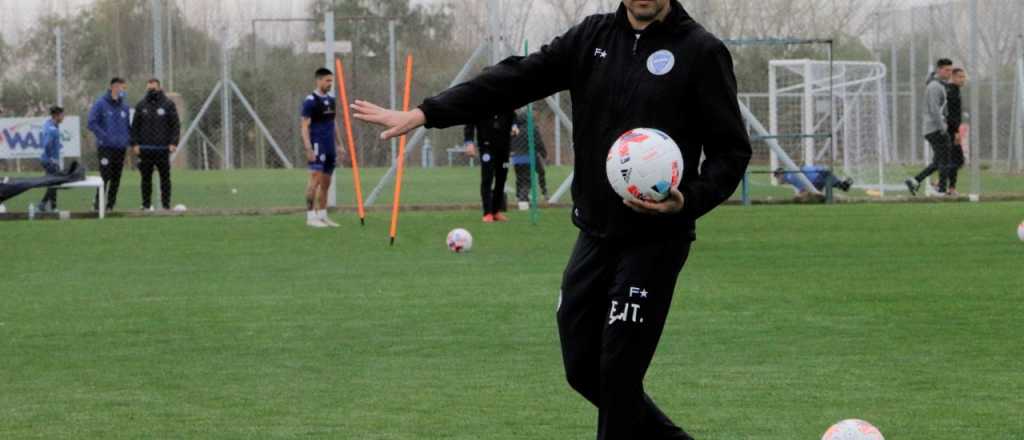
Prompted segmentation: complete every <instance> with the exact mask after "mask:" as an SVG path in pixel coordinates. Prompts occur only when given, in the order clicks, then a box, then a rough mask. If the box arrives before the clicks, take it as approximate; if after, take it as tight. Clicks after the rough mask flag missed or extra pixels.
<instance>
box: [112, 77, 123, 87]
mask: <svg viewBox="0 0 1024 440" xmlns="http://www.w3.org/2000/svg"><path fill="white" fill-rule="evenodd" d="M124 83H125V80H124V78H121V77H119V76H115V77H113V78H111V79H110V85H114V84H124Z"/></svg>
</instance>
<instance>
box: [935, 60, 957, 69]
mask: <svg viewBox="0 0 1024 440" xmlns="http://www.w3.org/2000/svg"><path fill="white" fill-rule="evenodd" d="M952 65H953V60H951V59H949V58H939V60H938V61H936V62H935V67H937V68H939V69H941V68H943V67H946V66H952Z"/></svg>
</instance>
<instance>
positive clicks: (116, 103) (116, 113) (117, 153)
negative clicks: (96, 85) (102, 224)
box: [89, 78, 131, 211]
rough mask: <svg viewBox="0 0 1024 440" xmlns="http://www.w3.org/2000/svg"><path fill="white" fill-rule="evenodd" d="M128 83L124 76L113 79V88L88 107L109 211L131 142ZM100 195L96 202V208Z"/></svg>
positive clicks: (115, 195)
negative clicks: (90, 107)
mask: <svg viewBox="0 0 1024 440" xmlns="http://www.w3.org/2000/svg"><path fill="white" fill-rule="evenodd" d="M126 88H127V84H126V83H125V81H124V80H123V79H121V78H114V79H112V80H110V90H108V91H107V93H104V94H103V95H101V96H100V97H99V98H97V99H96V102H95V103H93V105H92V109H91V110H89V131H91V132H92V134H93V135H94V136H96V151H97V153H98V154H99V159H100V176H101V177H102V178H103V185H104V186H106V188H107V210H108V211H109V210H112V209H114V205H116V204H117V190H118V188H120V186H121V171H122V170H123V169H124V155H125V152H126V151H127V150H128V144H129V142H130V141H131V125H130V116H131V113H130V110H129V107H128V103H127V102H126V98H127V97H128V93H127V92H126ZM98 203H99V197H98V196H97V198H96V200H95V201H93V208H94V209H98V207H97V206H96V205H97V204H98Z"/></svg>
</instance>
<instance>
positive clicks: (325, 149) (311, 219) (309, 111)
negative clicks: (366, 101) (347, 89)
mask: <svg viewBox="0 0 1024 440" xmlns="http://www.w3.org/2000/svg"><path fill="white" fill-rule="evenodd" d="M314 77H315V78H316V89H315V90H313V93H311V94H310V95H309V96H307V97H306V98H305V99H304V100H303V101H302V126H301V130H300V132H301V133H302V144H303V147H304V148H305V151H306V160H308V162H309V172H310V173H309V184H308V185H306V225H308V226H310V227H314V228H325V227H338V224H337V223H335V222H334V221H332V220H331V219H330V218H328V217H327V191H328V189H330V187H331V176H332V175H334V168H335V166H337V164H338V157H339V156H341V155H342V149H341V130H340V129H339V127H338V120H337V114H338V111H337V110H338V103H337V100H335V99H334V97H333V96H331V95H329V94H328V93H329V92H330V91H331V87H332V86H333V85H334V74H333V73H332V72H331V71H330V70H328V69H324V68H320V69H317V71H316V73H315V75H314Z"/></svg>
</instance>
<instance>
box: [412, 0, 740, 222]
mask: <svg viewBox="0 0 1024 440" xmlns="http://www.w3.org/2000/svg"><path fill="white" fill-rule="evenodd" d="M671 8H672V10H671V13H670V15H668V16H667V17H666V19H665V20H664V21H662V22H656V23H652V24H651V25H650V26H648V27H647V29H645V30H644V31H642V32H638V31H635V30H634V29H633V28H632V26H630V24H629V21H628V19H627V16H626V10H625V7H624V6H620V7H619V10H618V12H617V13H615V14H603V15H594V16H591V17H588V18H587V19H585V20H584V21H583V22H582V23H580V24H579V25H577V26H575V27H573V28H572V29H570V30H569V31H568V32H566V33H565V34H564V35H562V36H561V37H558V38H556V39H554V40H553V41H552V42H551V43H550V44H548V45H546V46H544V47H543V48H541V50H540V51H539V52H537V53H534V54H531V55H529V56H527V57H511V58H508V59H506V60H504V61H502V62H501V63H499V64H497V65H495V66H492V67H490V68H487V69H486V70H484V72H483V73H482V74H480V75H479V76H477V77H476V78H474V79H472V80H470V81H468V82H466V83H463V84H460V85H457V86H455V87H453V88H451V89H448V90H446V91H444V92H442V93H441V94H439V95H437V96H435V97H433V98H429V99H427V100H425V101H424V102H423V104H421V105H420V109H421V110H422V111H423V113H424V114H425V115H426V120H427V123H426V125H427V127H431V128H434V127H437V128H444V127H450V126H454V125H459V124H464V123H467V122H470V121H473V120H476V119H477V118H478V117H479V116H478V115H481V114H494V113H498V112H501V111H507V110H511V109H515V108H519V107H522V106H524V105H525V104H527V103H529V102H532V101H536V100H539V99H541V98H544V97H546V96H548V95H551V94H554V93H556V92H558V91H561V90H570V92H571V95H572V108H573V143H574V148H575V153H576V162H575V179H574V180H573V183H572V195H573V204H574V209H573V222H574V223H575V224H576V226H577V227H579V228H580V229H581V230H582V231H584V232H585V233H588V234H591V235H594V236H598V237H630V238H631V239H641V238H650V239H658V238H659V237H663V236H664V234H667V233H673V232H678V233H682V234H689V236H690V237H691V238H695V237H696V235H695V222H696V220H697V219H698V218H699V217H701V216H702V215H704V214H706V213H708V212H709V211H711V210H712V209H714V208H715V207H716V206H718V205H719V204H721V203H722V202H724V201H725V200H727V199H728V198H729V196H730V195H732V193H733V192H734V191H735V190H736V186H737V185H738V184H739V182H740V180H742V177H743V173H744V171H745V169H746V167H747V163H748V162H749V160H750V154H751V151H750V139H749V138H748V136H747V132H746V129H745V127H744V123H743V118H742V116H741V115H740V110H739V104H738V102H737V99H736V77H735V74H734V72H733V64H732V56H731V55H730V54H729V51H728V49H727V48H726V47H725V45H724V44H723V43H722V42H721V40H719V39H718V38H716V37H715V36H714V35H712V34H711V33H709V32H708V31H706V30H705V29H704V28H703V27H701V26H700V25H699V24H697V22H695V21H694V20H693V19H692V18H690V16H689V14H687V13H686V11H685V10H684V9H683V7H682V6H681V5H680V4H679V2H678V1H676V0H672V3H671ZM639 127H649V128H656V129H659V130H662V131H664V132H665V133H667V134H668V135H669V136H671V137H672V138H673V139H674V140H675V141H676V142H677V143H678V144H679V147H680V148H681V149H682V152H683V158H684V160H685V170H684V172H683V179H682V181H681V183H680V186H679V188H680V191H682V193H683V194H684V196H685V198H686V204H685V207H684V209H683V211H682V212H681V213H679V214H676V215H669V216H648V215H643V214H638V213H635V212H633V211H631V210H630V209H629V208H628V207H626V206H625V205H623V203H622V199H621V198H620V197H619V196H618V195H617V194H616V193H615V192H614V191H613V190H612V188H611V185H609V183H608V179H607V177H606V173H605V161H606V159H607V157H608V150H609V149H610V148H611V146H612V144H613V143H614V142H615V140H616V139H617V138H618V137H619V136H620V135H622V134H623V133H625V132H626V131H628V130H630V129H633V128H639ZM702 153H703V155H704V157H705V161H704V162H703V164H702V165H701V166H700V170H699V171H698V166H697V164H698V162H700V160H701V155H702Z"/></svg>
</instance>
